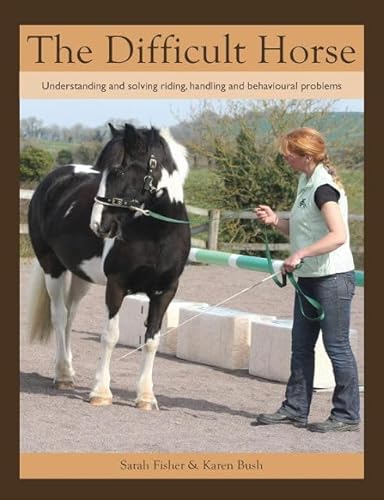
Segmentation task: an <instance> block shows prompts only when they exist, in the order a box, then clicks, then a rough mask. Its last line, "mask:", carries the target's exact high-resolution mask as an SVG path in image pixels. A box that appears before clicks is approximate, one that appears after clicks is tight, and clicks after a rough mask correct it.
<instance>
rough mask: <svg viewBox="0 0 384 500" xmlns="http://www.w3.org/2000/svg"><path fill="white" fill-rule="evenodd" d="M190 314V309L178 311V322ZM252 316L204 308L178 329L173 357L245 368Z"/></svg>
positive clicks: (232, 368) (226, 366)
mask: <svg viewBox="0 0 384 500" xmlns="http://www.w3.org/2000/svg"><path fill="white" fill-rule="evenodd" d="M192 315H193V311H191V310H190V309H189V308H181V309H180V323H183V322H184V321H186V320H188V319H190V318H191V316H192ZM251 316H254V317H258V316H257V315H250V314H247V313H244V312H242V311H237V310H233V309H227V308H220V307H211V308H209V309H207V311H206V312H205V313H204V314H203V315H202V316H199V317H198V318H196V319H194V320H193V321H191V322H190V323H188V324H185V325H184V326H182V327H181V328H179V333H178V337H177V351H176V356H177V357H178V358H181V359H185V360H188V361H193V362H196V363H203V364H207V365H210V366H217V367H220V368H226V369H229V370H237V369H248V365H249V349H250V317H251ZM260 318H261V317H260Z"/></svg>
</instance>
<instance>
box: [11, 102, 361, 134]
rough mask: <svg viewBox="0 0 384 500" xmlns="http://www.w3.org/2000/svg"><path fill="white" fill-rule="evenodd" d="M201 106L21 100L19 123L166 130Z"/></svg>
mask: <svg viewBox="0 0 384 500" xmlns="http://www.w3.org/2000/svg"><path fill="white" fill-rule="evenodd" d="M217 102H219V101H217ZM201 103H202V101H201V100H199V99H195V100H194V99H173V100H168V99H148V100H147V99H138V100H134V99H129V100H128V99H127V100H115V99H105V100H101V99H84V100H81V99H61V100H55V99H44V100H37V99H22V100H21V101H20V119H22V118H28V117H31V116H35V117H36V118H39V119H41V120H43V122H44V125H46V126H48V125H53V124H56V125H59V126H63V127H69V126H71V125H74V124H76V123H81V124H83V125H85V126H91V127H95V126H99V125H103V124H104V123H105V122H106V121H108V120H110V119H121V120H127V121H129V119H135V120H137V122H138V124H139V125H143V126H151V125H153V126H154V127H170V126H173V125H176V124H177V123H179V122H180V121H181V120H184V119H189V118H190V117H191V114H193V110H195V111H196V110H198V109H199V106H200V105H201ZM221 104H222V102H221ZM219 105H220V103H219ZM333 109H334V110H335V111H361V112H362V111H364V101H363V100H361V99H345V100H339V101H337V102H336V103H335V105H334V107H333Z"/></svg>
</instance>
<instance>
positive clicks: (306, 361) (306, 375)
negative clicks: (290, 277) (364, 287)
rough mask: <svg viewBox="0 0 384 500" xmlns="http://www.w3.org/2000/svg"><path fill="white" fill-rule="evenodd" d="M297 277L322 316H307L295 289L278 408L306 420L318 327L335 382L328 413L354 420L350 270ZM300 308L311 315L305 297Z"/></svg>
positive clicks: (356, 393)
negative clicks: (287, 373) (288, 352)
mask: <svg viewBox="0 0 384 500" xmlns="http://www.w3.org/2000/svg"><path fill="white" fill-rule="evenodd" d="M298 283H299V286H300V288H301V289H302V290H303V292H304V293H305V294H306V295H309V296H310V297H313V298H314V299H316V300H317V301H318V302H320V304H321V305H322V306H323V309H324V312H325V317H324V319H323V320H321V321H309V320H308V319H306V318H305V317H304V316H303V315H302V313H301V311H300V306H299V301H298V297H297V292H296V297H295V307H294V319H293V327H292V357H291V375H290V378H289V380H288V384H287V388H286V393H285V397H286V399H285V401H284V402H283V404H282V408H284V410H285V411H286V413H288V414H289V415H292V416H294V417H296V418H297V419H298V420H301V421H303V422H307V419H308V414H309V409H310V405H311V400H312V391H313V377H314V368H315V365H314V361H315V353H314V348H315V344H316V340H317V338H318V336H319V332H320V329H321V330H322V333H323V342H324V347H325V350H326V352H327V354H328V356H329V358H330V360H331V362H332V367H333V373H334V376H335V382H336V387H335V390H334V393H333V397H332V404H333V408H332V411H331V416H332V417H333V418H334V419H336V420H339V421H341V422H347V423H357V422H359V421H360V415H359V412H360V398H359V385H358V384H359V383H358V373H357V366H356V360H355V357H354V355H353V352H352V350H351V346H350V343H349V324H350V314H351V302H352V297H353V295H354V292H355V276H354V272H353V271H350V272H346V273H339V274H333V275H330V276H323V277H320V278H299V279H298ZM303 309H304V312H305V314H306V315H307V316H311V315H312V317H313V316H315V315H316V311H314V308H313V307H312V306H311V305H309V304H308V303H307V302H306V301H305V300H303Z"/></svg>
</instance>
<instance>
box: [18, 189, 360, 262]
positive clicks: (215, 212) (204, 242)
mask: <svg viewBox="0 0 384 500" xmlns="http://www.w3.org/2000/svg"><path fill="white" fill-rule="evenodd" d="M32 195H33V190H31V189H20V194H19V196H20V199H21V200H30V199H31V198H32ZM186 208H187V211H188V214H193V215H198V216H200V217H206V218H207V222H205V223H203V224H199V225H196V226H193V227H192V228H191V234H192V238H191V242H192V245H193V246H194V247H197V248H204V249H208V250H217V249H218V247H219V246H220V248H222V249H232V250H261V251H262V250H265V245H264V243H219V229H220V222H221V221H222V220H226V219H248V220H252V219H257V217H256V214H255V213H254V212H251V211H238V212H235V211H230V210H219V209H216V208H213V209H209V210H208V209H205V208H199V207H193V206H191V205H186ZM278 215H279V217H280V218H289V212H278ZM349 220H350V221H359V222H364V215H354V214H350V215H349ZM201 233H207V235H208V236H207V238H206V239H199V238H195V237H194V236H195V235H197V234H201ZM20 234H28V225H27V224H20ZM269 246H270V250H271V252H273V251H277V250H280V251H282V250H289V243H271V244H270V245H269ZM352 250H353V251H355V252H358V253H362V252H363V251H364V248H363V247H362V246H361V247H356V248H353V249H352Z"/></svg>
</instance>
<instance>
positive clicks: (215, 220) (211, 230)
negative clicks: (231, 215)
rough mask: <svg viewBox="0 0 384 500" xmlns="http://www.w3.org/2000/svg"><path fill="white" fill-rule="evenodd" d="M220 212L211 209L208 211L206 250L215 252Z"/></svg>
mask: <svg viewBox="0 0 384 500" xmlns="http://www.w3.org/2000/svg"><path fill="white" fill-rule="evenodd" d="M219 226H220V210H218V209H217V208H212V209H211V210H209V223H208V250H217V243H218V240H219Z"/></svg>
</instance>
